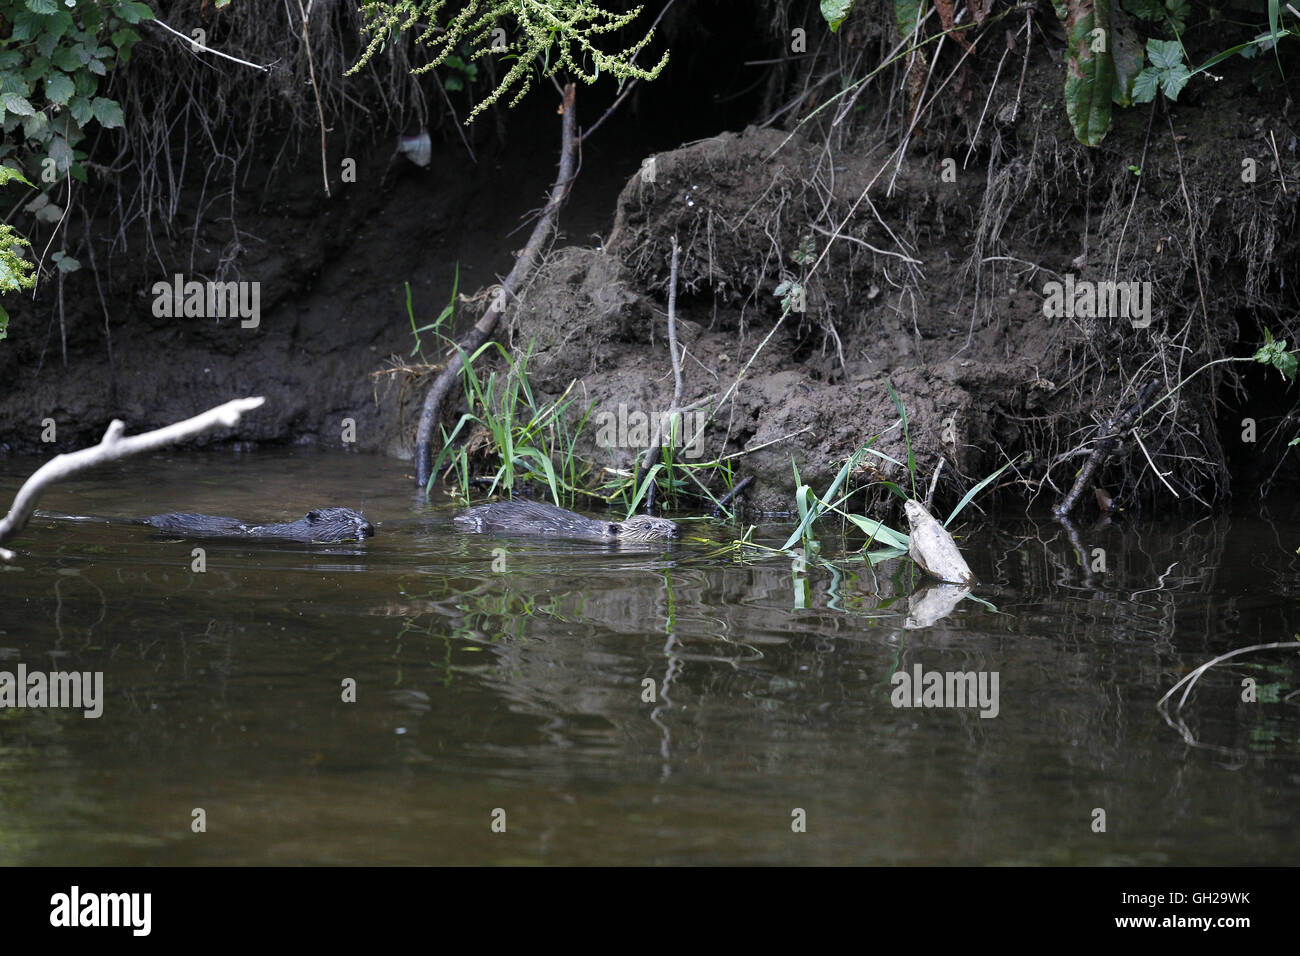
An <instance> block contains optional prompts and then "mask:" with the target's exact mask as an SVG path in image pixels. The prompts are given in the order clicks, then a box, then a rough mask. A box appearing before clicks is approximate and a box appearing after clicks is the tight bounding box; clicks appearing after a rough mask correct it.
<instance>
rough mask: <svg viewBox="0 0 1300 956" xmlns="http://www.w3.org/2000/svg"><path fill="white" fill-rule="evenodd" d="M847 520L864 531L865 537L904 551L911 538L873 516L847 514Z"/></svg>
mask: <svg viewBox="0 0 1300 956" xmlns="http://www.w3.org/2000/svg"><path fill="white" fill-rule="evenodd" d="M849 520H850V521H852V522H853V523H854V524H855V525H857V526H858V527H859V528H860V529H861V530H862V531H864V532H866V534H867V537H869V538H871V539H873V540H875V541H879V542H882V543H883V544H887V545H889V546H890V547H891V548H900V549H902V550H903V551H906V550H907V548H908V545H909V544H910V542H911V539H909V538H908V536H907V535H905V534H902V533H900V532H898V531H895V530H894V529H893V528H891V527H889V526H888V525H886V524H884V523H882V522H880V521H877V520H876V519H875V518H864V517H863V516H862V515H849Z"/></svg>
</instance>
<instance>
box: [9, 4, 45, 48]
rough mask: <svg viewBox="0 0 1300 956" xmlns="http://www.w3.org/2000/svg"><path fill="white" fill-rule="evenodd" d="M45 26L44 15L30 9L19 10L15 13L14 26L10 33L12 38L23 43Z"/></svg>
mask: <svg viewBox="0 0 1300 956" xmlns="http://www.w3.org/2000/svg"><path fill="white" fill-rule="evenodd" d="M44 28H45V18H44V17H39V16H37V15H36V14H34V13H32V12H31V11H30V10H19V11H18V12H17V13H15V14H14V28H13V32H12V33H10V39H13V40H16V41H18V42H20V43H22V42H24V41H26V40H30V39H31V38H32V37H34V36H36V35H37V34H38V33H40V32H41V31H42V30H43V29H44Z"/></svg>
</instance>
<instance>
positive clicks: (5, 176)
mask: <svg viewBox="0 0 1300 956" xmlns="http://www.w3.org/2000/svg"><path fill="white" fill-rule="evenodd" d="M13 180H17V181H18V182H20V183H22V184H23V185H24V186H31V188H32V189H35V188H36V187H35V186H32V184H31V183H30V182H29V181H28V179H27V177H26V176H24V175H23V174H22V173H21V172H19V171H18V170H16V169H14V168H13V167H12V166H4V165H0V186H3V185H5V184H6V183H8V182H12V181H13Z"/></svg>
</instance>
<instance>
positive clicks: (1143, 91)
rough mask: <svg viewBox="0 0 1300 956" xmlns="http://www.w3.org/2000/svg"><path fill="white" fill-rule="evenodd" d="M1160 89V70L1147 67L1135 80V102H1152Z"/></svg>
mask: <svg viewBox="0 0 1300 956" xmlns="http://www.w3.org/2000/svg"><path fill="white" fill-rule="evenodd" d="M1158 89H1160V72H1159V71H1158V70H1155V69H1152V68H1151V67H1147V68H1146V69H1145V70H1143V71H1142V72H1141V73H1139V74H1138V75H1137V79H1136V80H1134V81H1133V102H1134V103H1150V102H1151V101H1152V100H1154V99H1155V98H1156V90H1158Z"/></svg>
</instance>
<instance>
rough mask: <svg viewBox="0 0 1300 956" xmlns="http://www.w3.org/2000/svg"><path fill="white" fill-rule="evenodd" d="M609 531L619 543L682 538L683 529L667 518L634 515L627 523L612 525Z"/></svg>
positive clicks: (621, 522)
mask: <svg viewBox="0 0 1300 956" xmlns="http://www.w3.org/2000/svg"><path fill="white" fill-rule="evenodd" d="M609 530H610V533H611V534H612V535H613V537H614V538H615V540H618V541H664V540H675V539H677V538H680V537H681V536H682V529H681V528H679V527H677V525H675V524H674V523H673V522H671V521H669V520H668V519H667V518H652V517H650V516H649V515H633V516H632V517H630V518H628V519H627V520H626V521H619V522H617V523H615V524H611V525H610V526H609Z"/></svg>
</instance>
